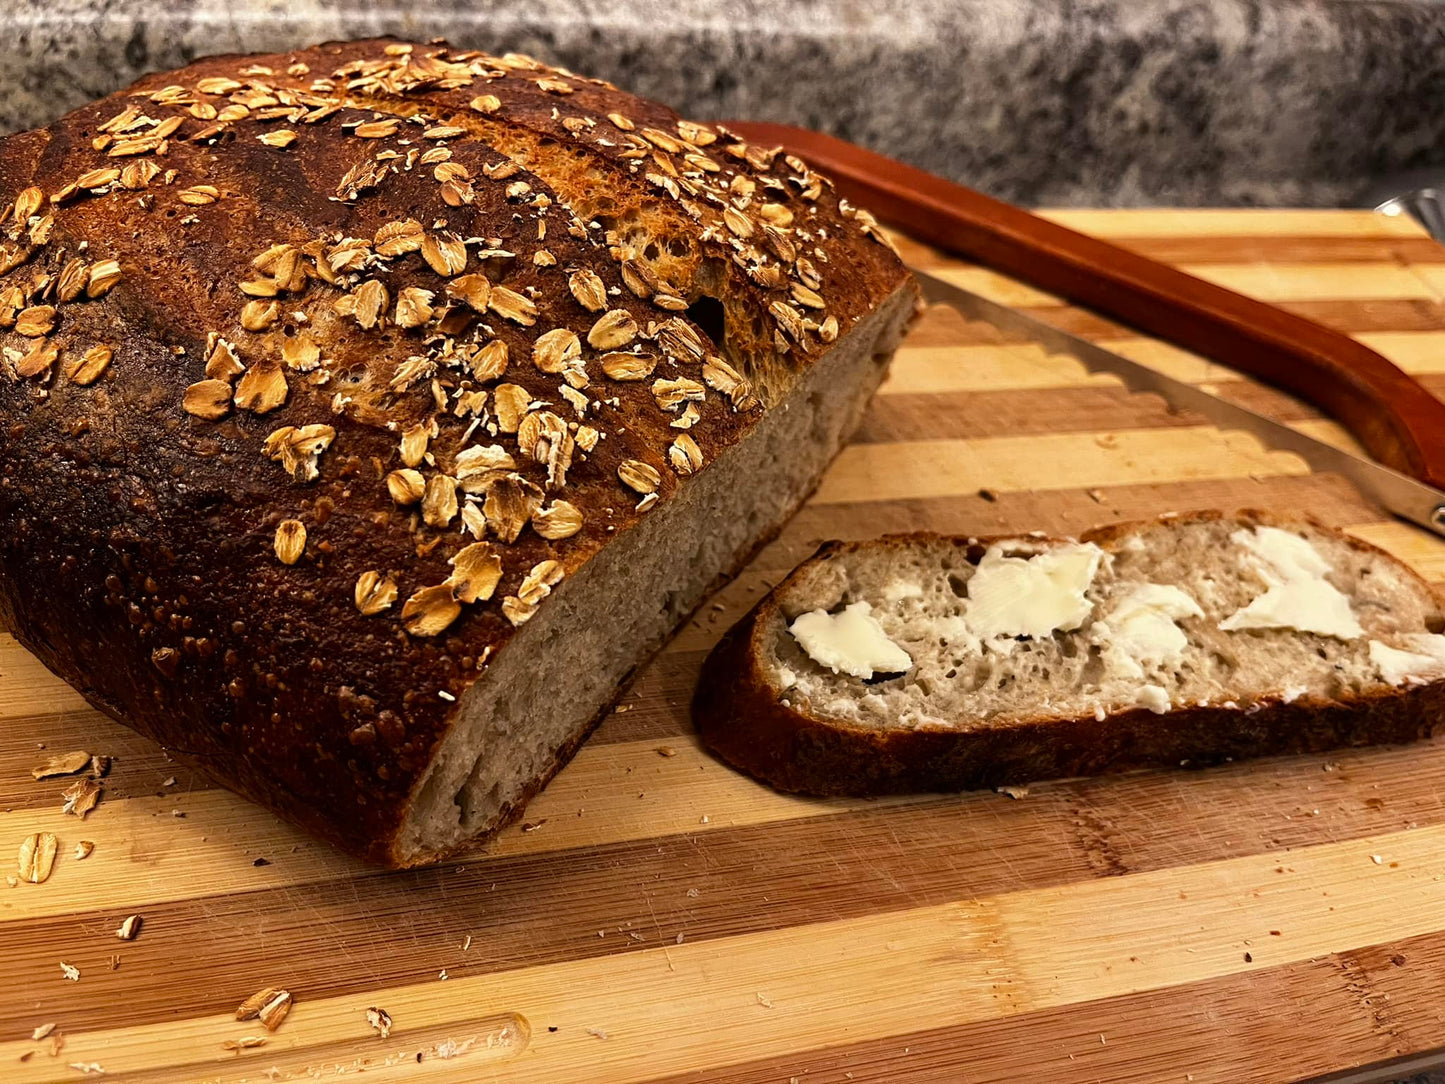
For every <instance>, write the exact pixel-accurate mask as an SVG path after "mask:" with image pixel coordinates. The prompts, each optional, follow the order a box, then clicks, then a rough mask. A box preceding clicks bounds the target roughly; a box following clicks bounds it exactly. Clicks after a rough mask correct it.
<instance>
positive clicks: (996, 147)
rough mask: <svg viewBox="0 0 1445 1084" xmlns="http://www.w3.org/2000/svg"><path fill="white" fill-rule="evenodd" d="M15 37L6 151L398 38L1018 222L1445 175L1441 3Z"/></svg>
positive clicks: (368, 22) (1096, 2)
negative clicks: (905, 172) (966, 194)
mask: <svg viewBox="0 0 1445 1084" xmlns="http://www.w3.org/2000/svg"><path fill="white" fill-rule="evenodd" d="M0 30H3V33H4V40H5V41H6V42H7V43H8V45H7V51H6V53H5V58H6V62H5V64H4V65H3V69H0V128H3V129H4V130H7V131H9V130H15V129H19V128H24V127H29V126H32V125H36V124H40V123H43V122H45V121H47V120H49V119H51V118H53V117H55V116H57V115H59V114H60V113H62V112H64V111H65V110H67V109H70V108H72V107H74V106H76V105H78V104H80V103H81V102H83V101H85V100H87V99H89V98H91V97H95V96H98V95H101V94H104V93H107V92H109V91H111V90H113V89H115V88H117V87H120V86H123V85H124V84H126V83H127V82H129V81H130V80H132V79H134V78H135V77H137V76H138V75H140V74H141V73H143V72H146V71H150V70H155V69H159V68H167V67H174V66H177V65H180V64H183V63H185V62H187V61H188V60H190V59H192V58H194V57H196V56H200V55H204V54H206V53H216V52H246V51H253V50H284V49H286V48H289V47H293V46H297V45H302V44H307V43H310V42H314V41H318V40H324V39H334V38H345V37H359V36H365V35H373V34H395V35H399V36H407V37H414V38H421V39H429V38H432V37H438V36H445V37H447V38H448V39H449V40H451V41H452V42H454V43H455V44H457V45H459V46H476V47H483V48H488V49H493V50H501V51H505V50H509V49H510V50H516V51H520V52H529V53H534V54H536V55H538V56H541V57H544V58H547V59H551V60H555V61H557V62H560V63H562V64H564V65H566V66H568V67H572V68H575V69H577V70H578V71H583V72H586V73H588V74H593V75H600V76H603V77H605V78H608V79H611V80H613V81H614V82H616V83H618V84H619V85H622V86H624V87H627V88H629V89H632V90H635V91H637V92H639V93H642V94H646V95H650V96H654V97H657V98H659V99H662V100H664V101H667V102H670V103H672V104H673V105H675V106H677V107H678V108H679V109H680V110H682V111H684V112H686V113H689V114H692V115H694V116H698V117H703V118H723V117H748V118H754V119H771V120H782V121H788V122H791V123H795V124H804V125H811V126H814V127H818V128H823V129H826V130H829V131H832V132H834V133H836V134H838V135H841V136H844V137H845V138H848V139H852V140H854V141H857V142H860V143H863V144H866V145H868V146H871V147H874V148H876V149H878V150H881V151H883V152H885V153H887V154H891V155H895V156H897V157H900V158H903V159H906V160H908V161H910V162H912V163H915V164H917V165H920V166H923V167H924V168H927V169H931V170H934V171H937V172H940V173H944V174H946V175H948V176H951V177H953V178H955V179H958V180H961V181H963V182H965V183H967V184H971V185H973V186H975V187H978V188H981V189H983V190H985V191H988V192H990V193H992V194H995V195H998V196H1001V197H1003V198H1006V199H1011V200H1014V201H1017V202H1021V203H1025V204H1035V205H1038V204H1050V205H1101V206H1110V205H1121V206H1127V205H1138V204H1180V205H1201V204H1253V203H1260V204H1273V205H1332V204H1340V203H1346V202H1350V201H1351V200H1352V199H1354V198H1355V197H1356V196H1357V194H1358V193H1359V192H1360V191H1361V190H1362V189H1363V188H1364V187H1365V186H1366V185H1367V184H1368V183H1370V182H1371V181H1375V180H1377V179H1378V178H1379V177H1381V176H1382V175H1385V174H1388V173H1392V172H1396V171H1400V170H1404V169H1410V168H1419V167H1422V166H1429V165H1434V164H1437V163H1441V162H1445V139H1442V136H1445V6H1437V5H1436V4H1431V3H1380V2H1373V0H1091V2H1083V0H1076V2H1069V0H891V2H890V3H888V4H876V3H871V2H869V0H768V2H743V0H667V2H657V0H640V2H628V0H592V2H585V0H491V2H489V3H486V4H477V3H474V2H471V0H440V2H433V3H424V2H417V3H413V4H409V5H393V4H379V3H351V4H345V5H343V4H337V3H329V2H323V0H285V2H277V0H260V2H242V3H237V2H236V0H194V2H192V3H189V4H172V5H166V4H161V3H157V2H156V0H54V2H46V3H41V2H38V0H28V2H24V3H22V5H21V6H20V7H19V8H13V7H12V8H10V9H8V10H7V11H6V12H5V13H4V14H0Z"/></svg>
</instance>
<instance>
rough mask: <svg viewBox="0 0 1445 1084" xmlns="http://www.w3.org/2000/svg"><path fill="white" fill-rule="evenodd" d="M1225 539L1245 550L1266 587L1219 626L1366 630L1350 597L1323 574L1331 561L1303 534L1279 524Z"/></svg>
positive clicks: (1330, 632)
mask: <svg viewBox="0 0 1445 1084" xmlns="http://www.w3.org/2000/svg"><path fill="white" fill-rule="evenodd" d="M1229 539H1230V541H1231V542H1234V543H1235V544H1237V545H1240V546H1243V547H1244V548H1245V549H1246V550H1247V551H1248V552H1249V556H1250V558H1251V559H1252V560H1253V563H1254V566H1255V568H1256V570H1257V571H1258V572H1259V574H1260V577H1261V578H1262V579H1263V580H1264V582H1265V584H1266V585H1267V590H1266V591H1265V592H1264V594H1262V595H1260V596H1259V597H1258V598H1257V599H1255V600H1254V601H1253V602H1251V603H1250V604H1249V605H1248V606H1245V607H1244V608H1243V609H1241V610H1238V611H1236V612H1235V613H1233V614H1231V615H1230V616H1229V617H1227V618H1225V619H1224V620H1223V621H1221V622H1220V623H1219V627H1220V628H1221V629H1224V630H1225V631H1226V632H1233V631H1235V630H1237V629H1295V630H1296V631H1298V632H1313V633H1317V634H1319V635H1320V636H1333V637H1336V638H1337V639H1340V640H1353V639H1355V638H1356V637H1358V636H1363V635H1364V634H1365V630H1364V629H1362V628H1361V627H1360V623H1359V621H1358V620H1356V618H1355V613H1354V611H1353V610H1352V609H1351V608H1350V600H1349V599H1348V598H1347V597H1346V596H1345V595H1343V594H1342V593H1341V592H1340V591H1339V590H1338V589H1337V588H1336V587H1335V586H1334V585H1333V584H1331V583H1330V582H1329V581H1328V580H1326V579H1325V573H1326V572H1328V571H1329V569H1330V566H1329V563H1328V562H1327V561H1325V559H1324V558H1323V557H1321V556H1320V555H1319V552H1318V551H1317V550H1316V549H1315V548H1314V547H1313V546H1311V545H1310V544H1309V543H1308V542H1306V541H1305V540H1304V539H1303V538H1300V537H1299V536H1298V535H1294V534H1290V532H1288V531H1282V530H1280V529H1279V528H1278V527H1256V528H1255V529H1254V530H1253V531H1252V532H1250V531H1235V532H1234V533H1233V534H1232V535H1230V536H1229Z"/></svg>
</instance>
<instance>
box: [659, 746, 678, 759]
mask: <svg viewBox="0 0 1445 1084" xmlns="http://www.w3.org/2000/svg"><path fill="white" fill-rule="evenodd" d="M655 752H656V753H657V755H658V756H660V757H675V756H677V750H676V749H674V748H673V747H672V746H670V745H659V746H658V747H657V749H656V750H655Z"/></svg>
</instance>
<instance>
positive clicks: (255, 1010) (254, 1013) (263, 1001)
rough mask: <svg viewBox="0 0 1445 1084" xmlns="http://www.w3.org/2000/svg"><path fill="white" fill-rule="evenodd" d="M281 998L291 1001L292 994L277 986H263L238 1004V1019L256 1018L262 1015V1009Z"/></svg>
mask: <svg viewBox="0 0 1445 1084" xmlns="http://www.w3.org/2000/svg"><path fill="white" fill-rule="evenodd" d="M281 998H285V999H287V1000H288V1001H289V1000H290V998H291V995H290V993H288V992H287V991H285V990H281V989H278V988H277V987H275V986H263V987H262V988H261V989H259V990H257V991H256V992H255V993H254V994H252V995H251V996H250V997H248V998H247V999H246V1000H245V1001H243V1002H241V1004H239V1005H237V1006H236V1019H237V1020H254V1019H256V1018H257V1017H258V1016H260V1015H261V1010H262V1009H264V1008H265V1007H266V1006H267V1005H270V1004H271V1003H273V1002H275V1001H277V1000H278V999H281Z"/></svg>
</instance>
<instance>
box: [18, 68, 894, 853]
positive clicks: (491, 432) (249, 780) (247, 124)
mask: <svg viewBox="0 0 1445 1084" xmlns="http://www.w3.org/2000/svg"><path fill="white" fill-rule="evenodd" d="M488 96H490V97H491V98H495V99H496V102H497V105H496V108H495V109H493V105H492V102H491V100H490V98H488ZM479 99H486V100H479ZM473 103H475V104H473ZM609 115H616V116H617V117H621V118H623V120H624V122H625V123H626V124H630V125H631V129H630V130H625V129H624V127H619V125H618V123H616V122H614V121H613V120H611V119H609ZM644 132H645V133H649V134H648V135H647V139H643V138H642V137H641V136H638V135H637V134H636V133H644ZM689 138H690V139H691V143H689V142H688V139H689ZM648 140H650V142H649V141H648ZM639 144H640V145H639ZM643 147H645V148H646V153H645V158H644V157H640V155H641V154H642V153H643V152H642V148H643ZM499 148H500V149H499ZM669 148H675V149H669ZM509 154H512V155H515V156H516V158H520V159H522V160H523V161H524V162H525V165H519V164H518V161H516V160H514V158H513V157H509V156H508V155H509ZM701 159H706V160H707V162H708V163H710V165H706V166H705V165H702V164H700V162H701ZM713 166H716V167H717V168H716V169H713V168H712V167H713ZM579 171H580V173H579ZM649 174H652V175H654V176H655V177H656V178H657V179H656V180H649V179H648V175H649ZM674 174H675V175H674ZM583 175H585V179H586V180H587V182H588V185H589V186H590V187H589V188H588V189H587V191H590V192H594V193H602V194H603V195H605V196H606V197H607V198H608V199H610V200H611V201H612V203H613V207H612V209H613V211H614V212H615V215H614V217H615V221H610V222H600V221H597V220H595V219H589V220H587V221H580V220H578V219H576V218H574V215H573V213H572V211H573V209H574V205H575V206H576V207H577V209H580V210H587V211H589V213H590V212H591V211H592V210H595V208H593V207H590V206H588V207H583V206H581V200H582V194H583V190H582V189H580V188H579V187H578V179H579V176H583ZM724 182H725V183H726V186H727V187H726V188H724V187H722V185H723V183H724ZM690 190H691V191H690ZM0 210H4V212H5V214H4V219H5V221H4V228H5V234H4V237H3V239H0V418H3V420H4V423H5V426H6V440H5V452H4V455H3V458H0V536H3V540H0V570H3V572H4V576H3V580H0V615H3V617H4V620H5V621H6V623H7V624H8V625H9V626H10V628H11V629H13V630H14V632H15V634H16V635H17V637H18V638H19V639H20V640H21V641H22V642H23V643H25V644H26V646H28V647H30V648H31V649H32V650H34V651H35V652H36V653H37V654H38V655H39V656H40V657H41V659H42V660H43V661H44V662H45V663H46V664H47V665H48V666H50V667H51V668H52V669H54V670H55V671H56V672H57V673H59V674H61V675H62V676H63V677H65V678H66V679H67V680H68V681H70V682H71V683H72V684H74V685H76V687H77V688H79V689H81V690H82V691H83V692H84V693H85V694H86V695H87V696H88V697H89V698H90V699H91V700H92V702H94V703H95V704H97V705H98V706H100V707H101V708H102V709H103V710H105V711H107V712H109V713H110V714H112V715H114V716H115V717H117V718H119V719H122V720H123V721H126V722H128V723H130V724H132V725H135V726H137V727H138V728H140V729H142V730H144V731H145V732H146V733H148V734H150V735H151V736H152V737H154V738H156V739H157V740H159V741H161V742H162V743H163V744H165V745H167V746H169V747H171V748H174V749H176V750H178V751H181V752H183V753H185V754H188V755H190V756H191V757H193V758H194V759H196V760H198V761H199V762H201V763H202V764H204V765H205V766H206V767H207V769H208V770H209V771H210V772H211V773H212V774H214V775H215V776H217V778H219V779H221V780H222V781H223V782H225V783H227V784H228V785H230V786H232V787H234V788H236V789H238V790H240V791H241V792H242V793H245V794H247V795H249V796H251V797H253V798H256V799H258V800H260V801H262V802H263V803H265V804H268V805H270V806H272V807H273V808H276V809H278V810H279V811H281V812H282V813H284V814H285V815H286V816H288V817H290V818H292V819H294V820H296V821H298V822H300V823H302V824H303V825H305V826H306V827H308V828H310V829H311V830H313V831H316V832H319V833H321V834H323V835H326V836H328V837H329V838H331V839H333V840H335V841H337V842H338V843H340V844H342V845H343V846H345V847H347V848H349V849H351V850H354V851H358V852H363V853H367V854H370V855H371V856H372V857H374V858H378V859H380V860H383V861H391V860H394V858H395V856H394V855H393V853H392V851H391V846H392V836H393V834H394V832H395V830H396V827H397V824H398V822H399V820H400V819H401V817H402V816H403V814H404V812H405V809H406V805H407V802H408V801H409V799H410V796H411V793H412V789H413V786H414V784H415V782H416V780H417V778H418V776H419V775H420V773H421V772H422V771H423V770H424V768H425V767H426V765H427V764H428V762H429V760H430V758H431V756H432V753H433V751H434V749H435V747H436V745H437V743H438V741H440V739H441V737H442V736H443V735H444V734H445V733H446V731H447V729H448V727H449V725H450V716H451V713H452V711H453V707H452V705H453V704H454V703H455V702H456V698H458V697H460V696H461V695H462V694H463V693H464V692H465V690H466V689H467V688H468V687H469V686H470V685H471V684H472V683H473V682H475V681H476V680H478V679H479V677H480V676H481V675H482V674H484V673H485V669H486V661H487V659H488V658H489V657H490V656H492V655H494V654H495V652H497V651H499V650H502V649H503V648H504V647H505V645H506V644H507V642H508V641H509V639H510V637H511V635H512V633H513V629H514V626H515V624H518V623H520V622H522V621H525V620H526V619H527V618H528V616H529V615H530V613H531V612H533V609H534V607H535V606H537V605H539V604H540V605H545V604H546V602H545V600H546V597H547V595H548V594H549V593H550V588H551V586H553V585H554V584H555V583H556V582H557V579H558V577H566V576H570V575H572V574H574V573H575V572H576V571H577V570H578V569H579V568H580V567H582V566H583V565H584V564H585V563H586V561H587V560H588V559H589V558H590V557H591V556H592V555H593V554H594V553H596V552H597V551H598V549H599V548H600V547H601V546H603V545H604V544H605V543H606V542H607V541H608V540H609V539H611V538H614V537H616V536H617V535H619V534H621V533H622V532H625V531H626V530H627V529H628V528H629V527H630V526H631V525H632V524H634V523H636V522H637V521H638V520H639V518H640V517H641V516H642V515H645V514H647V510H648V507H649V506H650V505H652V504H655V503H657V502H658V501H665V500H667V499H668V498H669V497H670V495H671V494H672V493H673V492H675V491H676V489H677V488H678V487H679V486H681V485H686V484H687V477H688V476H689V475H690V474H691V473H694V472H696V471H697V470H699V469H701V470H705V469H707V464H709V463H711V462H712V461H713V460H714V459H715V458H716V456H717V455H718V454H719V453H720V452H721V451H722V450H723V449H725V448H726V447H728V446H729V445H731V444H733V443H735V442H736V441H738V440H740V439H742V438H743V437H744V436H746V434H747V433H748V432H749V431H750V429H751V428H752V426H753V424H754V422H755V421H756V419H757V417H758V415H759V412H760V411H761V410H762V409H764V407H765V406H766V405H767V404H768V403H769V402H771V401H774V400H775V399H776V397H777V396H778V395H779V394H780V393H781V392H783V391H785V390H786V388H787V386H788V384H789V381H790V379H791V377H790V375H789V374H790V373H794V374H795V373H796V372H797V371H800V370H801V369H802V368H804V367H806V366H807V365H809V364H811V362H812V360H813V359H815V358H816V357H817V356H818V355H819V354H821V353H822V352H823V351H824V350H826V349H827V348H828V343H829V342H830V341H831V340H832V339H834V338H836V337H838V336H839V335H843V334H847V332H848V329H849V328H851V327H852V326H853V324H854V323H856V322H857V320H858V319H860V318H861V317H863V316H865V315H866V314H867V313H868V312H870V311H871V310H872V309H873V308H874V307H875V306H876V305H877V304H878V303H879V302H880V301H881V300H882V299H883V298H884V297H886V296H888V295H889V294H890V293H892V292H893V291H895V290H896V289H897V288H898V287H899V285H900V284H901V283H902V282H904V281H905V278H906V272H905V271H904V270H903V268H902V265H901V264H900V263H899V262H898V261H897V260H896V258H895V257H894V256H893V255H892V254H891V252H889V251H888V249H887V248H886V247H885V246H884V245H883V244H882V243H880V240H879V238H880V236H881V235H879V234H878V233H877V231H876V229H875V228H874V227H873V226H872V224H871V220H870V219H868V218H867V216H866V215H863V214H861V213H858V212H852V211H851V210H849V209H846V208H840V206H839V204H838V201H837V200H836V199H835V197H834V196H833V194H832V192H831V189H830V188H829V187H828V186H827V184H826V183H825V182H824V181H822V180H821V179H820V178H816V176H815V175H813V174H811V173H809V172H808V171H807V170H806V168H805V167H802V164H801V163H791V162H787V161H785V160H784V159H783V158H782V157H781V156H773V155H770V154H768V153H767V152H766V151H761V150H759V149H757V148H749V147H747V146H746V145H745V144H742V143H741V142H739V141H736V140H733V139H731V138H730V137H729V136H727V135H726V134H724V133H720V132H716V131H713V130H711V129H708V128H706V127H704V126H691V125H688V124H687V123H686V122H680V121H679V120H678V118H677V117H676V116H675V114H673V113H671V112H670V111H669V110H667V109H666V108H665V107H663V106H660V105H656V104H654V103H649V102H644V101H641V100H639V99H636V98H633V97H632V96H630V95H627V94H625V93H623V92H621V91H618V90H616V89H615V88H613V87H610V86H608V85H606V84H602V83H597V82H594V81H590V80H585V79H582V78H580V77H576V76H573V75H571V74H569V73H562V72H559V71H556V70H553V69H546V68H542V67H541V66H539V65H536V64H535V62H533V61H529V60H526V59H525V58H497V57H489V56H485V55H483V54H477V53H457V52H455V51H451V50H449V49H448V48H447V47H446V46H443V45H431V46H422V45H408V44H405V43H399V42H380V41H372V42H355V43H347V44H329V45H324V46H317V47H315V48H312V49H307V50H302V51H299V52H296V53H289V54H284V55H276V56H257V57H218V58H211V59H207V60H203V61H199V62H197V63H196V64H194V65H192V66H190V67H189V68H186V69H183V70H182V71H179V72H172V73H166V74H163V75H156V76H151V77H148V78H146V79H144V80H142V81H141V82H140V83H138V84H136V86H135V87H133V88H130V89H129V90H126V91H122V92H120V93H118V94H116V95H113V96H111V97H110V98H107V99H105V100H103V101H100V102H97V103H94V104H92V105H89V106H86V107H84V108H83V109H80V110H77V111H76V112H74V113H72V114H70V115H68V116H67V117H65V118H63V119H62V120H60V121H58V122H57V123H56V124H54V125H52V126H51V127H50V128H48V129H45V130H43V131H40V132H28V133H23V134H21V135H18V136H14V137H11V138H9V139H7V140H5V141H4V143H3V149H0ZM644 220H645V221H644ZM638 221H644V225H645V229H643V232H638V230H639V227H638V226H637V222H638ZM764 226H766V227H767V230H764ZM629 231H631V232H629ZM648 231H650V232H648ZM669 231H670V232H669ZM743 235H746V236H743ZM644 238H645V241H646V243H645V244H643V245H642V246H641V248H638V247H637V246H636V245H634V244H633V243H632V242H634V241H639V240H643V239H644ZM763 238H770V240H768V241H767V243H766V244H761V243H757V242H759V241H760V239H763ZM674 250H675V251H674ZM780 252H781V253H782V254H783V255H791V257H792V259H791V260H788V261H784V260H783V258H782V256H781V255H780ZM819 253H822V255H821V256H820V255H819ZM583 272H586V273H587V274H583ZM589 275H595V276H597V278H599V279H600V280H601V288H602V292H601V293H600V295H599V293H598V292H597V289H596V284H595V283H593V281H592V280H591V279H590V278H589V277H588V276H589ZM770 283H771V285H769V284H770ZM808 283H813V284H814V285H808ZM508 291H510V293H509V292H508ZM704 297H714V298H717V299H718V302H719V304H720V305H721V311H722V315H723V322H724V326H725V329H726V338H725V341H722V342H717V341H714V339H713V338H712V337H710V334H709V332H710V331H716V326H715V325H716V319H715V317H716V315H717V314H716V312H715V311H712V310H710V309H709V308H708V304H709V303H702V304H701V305H700V306H699V307H697V308H694V309H692V314H694V315H697V316H699V317H700V318H701V319H702V321H703V325H699V324H698V323H697V322H695V321H694V320H693V319H692V318H691V316H690V314H689V306H691V305H693V304H694V303H696V302H699V299H701V298H704ZM799 298H802V300H799ZM818 303H821V304H822V306H823V307H822V308H817V307H809V306H816V304H818ZM782 305H786V306H787V308H786V311H783V310H781V309H779V306H782ZM604 317H605V319H604ZM599 321H601V326H599ZM704 325H706V326H704ZM548 333H552V334H548ZM493 344H501V345H500V346H496V345H493ZM503 347H504V348H505V353H506V364H505V371H501V362H500V360H499V355H500V354H501V353H502V351H503ZM783 348H786V352H784V349H783ZM629 351H632V352H636V353H638V354H639V355H642V356H643V359H644V360H641V361H625V360H624V361H623V362H622V363H621V364H618V363H617V362H616V361H614V362H613V363H612V364H610V365H609V364H606V363H604V355H607V354H610V353H623V352H629ZM648 368H650V372H649V373H648V374H647V376H646V378H645V379H640V380H639V379H614V378H613V376H612V375H611V373H612V372H614V371H616V372H618V373H621V374H623V375H626V376H634V375H636V371H637V370H639V369H648ZM658 382H662V383H658ZM519 416H520V417H519ZM688 422H691V423H692V424H691V425H690V426H689V427H686V428H684V426H686V425H687V423H688ZM473 447H481V448H483V449H484V450H485V453H484V454H477V453H470V452H469V453H468V455H469V456H470V458H468V456H461V454H460V453H461V452H462V451H463V449H464V448H465V449H470V448H473ZM493 448H495V450H492V449H493ZM407 472H413V473H407ZM654 493H655V495H654ZM539 513H540V514H539ZM579 522H580V527H579ZM468 546H480V547H481V548H480V549H476V550H471V551H470V552H469V553H467V554H466V555H465V556H461V557H459V554H460V553H461V551H462V550H463V549H464V547H468ZM454 561H455V562H456V563H455V564H454V563H453V562H454ZM464 573H465V574H464Z"/></svg>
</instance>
